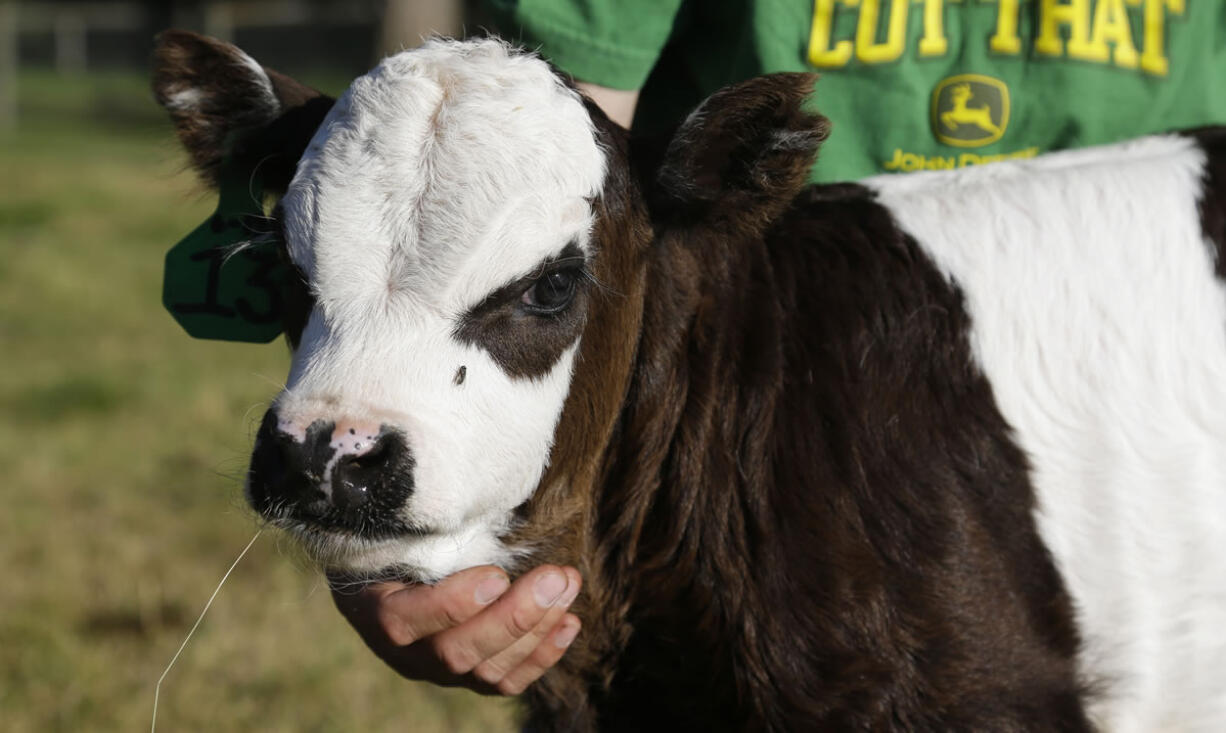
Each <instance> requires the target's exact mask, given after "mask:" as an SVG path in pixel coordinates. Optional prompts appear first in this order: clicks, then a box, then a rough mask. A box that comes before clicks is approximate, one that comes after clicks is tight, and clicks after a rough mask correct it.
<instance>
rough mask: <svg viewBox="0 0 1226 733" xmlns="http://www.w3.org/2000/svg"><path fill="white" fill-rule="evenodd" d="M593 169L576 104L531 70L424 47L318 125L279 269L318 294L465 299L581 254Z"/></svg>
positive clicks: (287, 207) (522, 58)
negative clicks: (366, 289) (299, 273)
mask: <svg viewBox="0 0 1226 733" xmlns="http://www.w3.org/2000/svg"><path fill="white" fill-rule="evenodd" d="M604 165H605V162H604V155H603V153H602V151H601V148H600V145H599V144H598V143H597V140H596V134H595V129H594V127H593V124H592V121H591V118H590V117H589V115H588V113H587V111H586V109H585V108H584V105H583V103H582V102H581V101H580V99H579V97H578V95H577V93H575V92H574V91H573V90H572V89H570V88H568V87H567V86H565V85H564V84H563V83H562V82H561V80H560V79H559V78H558V77H557V76H556V75H555V74H554V73H553V71H552V69H550V67H549V66H548V65H547V64H545V63H544V62H543V61H541V60H540V59H538V58H535V57H532V56H528V55H524V54H520V53H515V52H513V51H510V50H509V49H508V48H507V47H506V46H505V45H504V44H502V43H501V42H497V41H476V42H442V41H435V42H431V43H429V44H427V45H426V46H424V47H423V48H421V49H417V50H414V51H409V52H405V53H402V54H399V55H397V56H393V57H391V58H389V59H386V60H385V61H384V62H383V63H382V64H380V65H379V66H378V67H377V68H376V69H375V70H374V71H372V72H371V73H369V74H367V75H366V76H363V77H361V78H359V79H357V80H356V81H355V82H354V83H353V85H352V86H351V87H350V89H349V90H348V91H347V92H346V93H345V94H344V95H343V96H342V98H341V99H340V100H339V101H338V102H337V104H336V106H335V107H334V109H333V110H332V112H331V113H330V115H329V116H328V118H327V119H326V120H325V121H324V123H323V125H322V126H321V127H320V131H319V133H318V134H317V135H316V137H315V139H314V140H313V141H312V142H311V145H310V146H309V147H308V149H307V152H306V154H305V155H304V157H303V160H302V162H301V163H300V165H299V169H298V174H297V175H296V176H295V179H294V181H293V183H292V184H291V186H290V190H289V192H288V193H287V195H286V197H285V199H284V201H283V209H284V212H285V220H286V233H287V238H288V240H289V245H290V250H291V256H293V257H294V259H295V261H296V262H298V263H299V265H301V266H303V268H304V269H305V270H307V272H308V274H309V275H310V276H311V278H312V280H313V281H315V282H316V286H317V287H318V286H319V285H320V283H321V282H322V283H325V284H326V283H329V282H333V281H339V280H348V281H351V282H350V285H354V286H358V285H359V283H358V282H357V281H360V280H362V279H363V278H368V279H370V280H371V282H370V283H368V284H369V285H374V284H375V281H379V282H380V283H382V284H383V286H384V290H385V291H390V292H395V291H401V292H404V293H407V294H412V295H413V296H415V297H419V298H431V299H439V298H445V299H451V300H456V299H458V300H461V301H462V300H466V299H471V298H473V297H476V294H478V293H479V292H481V291H488V290H490V289H493V288H495V287H497V286H499V285H501V284H503V283H504V282H506V280H507V279H508V278H509V277H513V276H518V275H523V274H525V273H527V272H530V271H532V269H533V268H534V267H535V266H536V265H537V263H539V262H540V261H541V259H543V258H544V257H547V256H549V255H551V254H554V253H556V252H557V251H558V250H560V249H561V248H562V247H563V246H565V244H567V243H568V242H571V241H575V242H577V243H578V244H579V245H580V246H581V247H583V246H586V238H587V230H588V229H589V227H590V217H591V207H590V205H589V201H590V200H591V199H592V198H593V197H594V196H596V195H597V194H598V192H599V190H600V186H601V183H602V181H603V178H604ZM372 293H373V291H372ZM353 294H354V295H356V294H357V293H356V292H355V293H353ZM435 304H436V305H440V306H446V305H450V306H457V307H463V306H467V305H471V303H461V302H456V303H435Z"/></svg>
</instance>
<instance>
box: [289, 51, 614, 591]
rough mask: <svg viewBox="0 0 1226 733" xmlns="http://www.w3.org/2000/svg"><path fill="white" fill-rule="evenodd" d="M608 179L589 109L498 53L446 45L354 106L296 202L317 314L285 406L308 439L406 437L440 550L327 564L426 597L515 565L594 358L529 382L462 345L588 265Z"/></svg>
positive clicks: (383, 80)
mask: <svg viewBox="0 0 1226 733" xmlns="http://www.w3.org/2000/svg"><path fill="white" fill-rule="evenodd" d="M603 178H604V155H603V152H602V151H601V150H600V148H599V146H598V144H597V142H596V138H595V131H594V129H593V127H592V124H591V120H590V118H589V117H588V115H587V112H586V110H585V109H584V107H583V105H582V103H581V102H580V100H579V98H578V96H577V95H576V94H575V93H574V92H573V91H571V90H570V89H568V88H566V87H565V86H564V85H562V84H561V83H560V82H559V80H558V79H557V78H556V77H555V76H554V75H553V73H552V72H551V70H550V69H549V68H548V66H547V65H546V64H545V63H544V62H542V61H540V60H539V59H536V58H533V57H528V56H524V55H519V54H515V53H512V52H510V51H509V50H508V48H507V47H506V46H505V45H504V44H502V43H500V42H497V41H488V40H487V41H471V42H464V43H457V42H447V41H437V40H436V41H431V42H428V43H427V44H426V45H425V46H423V47H421V48H420V49H417V50H414V51H409V52H405V53H401V54H399V55H396V56H393V57H391V58H388V59H386V60H385V61H384V62H383V63H382V64H380V65H379V66H378V67H377V68H376V69H375V70H374V71H372V72H371V73H369V74H367V75H366V76H364V77H361V78H359V79H357V80H356V81H355V82H354V83H353V85H352V86H351V87H350V89H349V90H348V91H347V92H346V93H345V94H344V95H343V96H342V97H341V99H340V100H339V101H337V103H336V105H335V107H334V108H333V109H332V111H331V112H330V113H329V115H328V117H327V119H326V120H325V121H324V123H323V124H322V125H321V127H320V130H319V132H318V133H317V134H316V135H315V138H314V140H313V141H312V142H311V144H310V146H309V148H308V150H307V152H306V154H305V156H304V157H303V159H302V161H301V162H300V163H299V166H298V172H297V175H296V176H295V178H294V180H293V182H292V184H291V185H290V189H289V191H288V193H287V194H286V196H285V198H284V200H283V209H284V216H285V224H286V233H287V239H288V245H289V249H290V253H291V257H292V258H293V259H294V261H295V262H296V263H297V264H298V265H299V267H301V268H302V270H303V271H304V272H305V274H306V275H307V276H308V278H309V280H310V282H311V286H312V289H313V290H314V293H315V296H316V308H315V309H314V311H313V312H312V314H311V317H310V320H309V321H308V324H307V327H306V329H305V331H304V333H303V339H302V343H301V346H300V348H299V349H298V351H297V353H295V355H294V360H293V366H292V368H291V372H290V376H289V380H288V382H287V385H288V386H287V388H286V390H285V391H284V392H283V393H282V394H281V396H280V397H279V398H278V399H277V408H278V411H279V414H280V415H281V418H282V420H283V421H289V422H292V423H295V424H298V425H306V424H309V423H310V422H311V421H313V420H315V419H327V420H339V419H346V420H354V421H365V422H367V423H371V424H376V425H377V424H388V425H393V426H396V427H398V428H399V429H400V430H402V431H403V432H404V433H405V434H406V435H407V437H408V443H409V448H410V450H411V451H412V453H413V457H414V460H415V461H416V468H415V471H414V483H415V488H414V492H413V494H412V495H411V497H410V499H409V501H408V502H407V505H406V506H405V507H404V509H403V512H402V516H403V519H404V520H405V521H406V522H409V523H411V524H413V525H416V526H423V527H426V528H428V529H429V530H430V531H432V532H433V534H432V535H431V536H429V537H426V538H421V539H411V538H409V539H404V540H395V541H388V542H379V543H357V542H353V541H349V540H345V539H343V538H339V537H330V538H325V539H324V541H322V542H319V541H318V540H319V538H318V537H315V538H314V540H316V541H315V542H314V544H316V545H317V547H316V548H315V549H316V550H317V554H318V555H319V556H320V557H321V559H324V560H326V561H327V562H328V564H330V565H332V566H334V567H339V568H347V569H352V570H361V571H367V572H370V571H377V570H380V569H382V568H384V567H386V566H388V565H392V564H395V565H399V566H402V567H404V568H407V569H409V570H410V571H411V572H413V573H415V574H417V575H418V576H419V577H421V578H425V579H429V578H438V577H441V576H443V575H446V574H448V573H450V572H453V571H455V570H457V569H460V568H463V567H467V566H471V565H475V564H480V563H487V562H496V563H503V564H506V563H508V562H510V559H511V557H512V554H513V552H514V550H513V548H506V547H503V546H502V544H501V543H500V542H499V540H498V537H499V535H500V534H502V533H504V532H505V531H506V529H507V527H508V525H509V522H510V517H511V511H512V510H513V509H514V508H515V507H516V506H517V505H519V504H521V503H522V502H523V501H525V500H526V499H527V498H528V497H529V496H530V495H531V492H532V490H533V489H534V488H535V486H536V484H537V482H538V481H539V480H540V477H541V475H542V471H543V469H544V468H545V466H546V465H547V463H548V455H549V449H550V444H551V442H552V436H553V430H554V427H555V425H556V423H557V419H558V416H559V414H560V412H561V408H562V404H563V402H564V400H565V397H566V394H567V390H568V388H569V381H570V373H571V367H572V364H573V361H574V355H575V351H576V348H575V346H574V345H572V346H571V347H570V348H569V349H568V350H566V352H565V353H564V355H563V356H562V358H561V359H559V361H558V362H557V364H556V365H555V366H554V367H553V368H552V370H551V371H550V372H549V373H548V374H546V375H545V376H543V377H542V378H540V379H522V378H521V379H516V378H512V377H510V376H508V374H506V373H505V372H504V371H503V369H502V368H501V367H499V365H498V364H497V363H496V362H495V361H494V360H493V359H492V358H491V357H490V355H489V354H488V353H486V352H485V351H484V350H482V349H481V348H478V347H476V346H471V345H466V344H464V343H461V342H460V341H458V340H457V339H456V337H455V336H454V333H455V329H456V327H457V325H458V323H459V319H460V316H461V315H462V314H464V313H465V312H466V311H467V310H468V309H470V308H472V307H473V306H474V305H476V304H478V303H480V302H481V301H482V300H483V299H484V298H485V297H486V295H488V294H489V293H490V292H491V291H493V290H495V289H497V288H498V287H500V286H503V285H505V284H506V283H508V282H511V281H513V280H515V279H516V278H519V277H522V276H524V275H528V274H531V273H532V272H534V271H535V270H536V268H537V267H538V265H539V264H540V262H541V261H542V260H544V259H545V258H547V257H549V256H552V255H555V254H557V253H558V252H560V251H561V250H562V249H563V248H564V247H565V246H566V245H567V244H568V243H569V242H577V243H578V245H579V246H580V248H582V249H584V250H585V251H586V249H587V248H588V247H589V241H588V240H589V229H590V226H591V222H592V211H591V207H590V204H589V201H590V200H591V199H592V198H593V197H594V196H596V195H597V193H598V192H599V189H600V186H601V184H602V182H603ZM460 367H464V368H465V370H466V378H465V379H464V381H463V383H462V384H459V385H456V384H455V383H454V377H455V375H456V372H457V370H458V369H460ZM308 544H311V542H310V541H309V542H308Z"/></svg>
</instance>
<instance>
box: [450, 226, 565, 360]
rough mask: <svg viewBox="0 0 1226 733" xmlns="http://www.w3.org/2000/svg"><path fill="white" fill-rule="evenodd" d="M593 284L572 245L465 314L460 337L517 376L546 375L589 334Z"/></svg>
mask: <svg viewBox="0 0 1226 733" xmlns="http://www.w3.org/2000/svg"><path fill="white" fill-rule="evenodd" d="M588 279H589V278H588V274H587V261H586V259H585V258H584V256H583V251H582V250H580V249H579V246H578V245H577V244H575V243H573V242H572V243H571V244H568V245H566V247H564V248H563V249H562V251H561V252H559V253H558V254H557V255H555V256H553V257H550V258H548V259H546V260H544V261H543V262H541V264H540V265H539V266H538V267H537V268H536V269H535V270H534V271H533V272H531V273H529V274H528V275H525V276H524V277H521V278H518V279H516V280H514V281H512V282H509V283H507V284H506V285H503V286H502V287H500V288H498V289H497V290H495V291H494V292H492V293H490V294H489V295H488V296H486V297H485V299H484V300H482V301H481V302H480V303H478V304H477V305H476V306H474V307H473V308H472V309H471V310H469V311H468V312H467V313H465V314H464V316H463V317H462V318H461V319H460V324H459V325H458V326H457V327H456V329H455V337H456V338H457V339H459V340H460V341H461V342H463V343H465V344H468V345H471V346H477V347H479V348H482V349H484V350H485V351H486V352H487V353H489V355H490V356H491V357H492V358H493V359H494V361H495V362H497V363H498V366H500V367H501V368H502V370H503V371H505V372H506V373H507V374H510V375H511V376H512V377H517V378H525V377H526V378H532V377H540V376H543V375H545V374H547V373H548V372H549V370H550V369H552V368H553V366H554V364H556V363H557V361H558V359H559V358H561V356H562V352H564V351H566V349H567V347H569V346H570V345H571V344H573V343H574V342H575V339H577V338H578V337H579V332H580V331H581V330H582V329H583V321H584V316H585V315H586V314H587V297H588V293H587V283H588Z"/></svg>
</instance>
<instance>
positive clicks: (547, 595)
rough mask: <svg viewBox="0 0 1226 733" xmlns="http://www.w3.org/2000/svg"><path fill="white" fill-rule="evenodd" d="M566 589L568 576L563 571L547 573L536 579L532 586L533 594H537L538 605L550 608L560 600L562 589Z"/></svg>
mask: <svg viewBox="0 0 1226 733" xmlns="http://www.w3.org/2000/svg"><path fill="white" fill-rule="evenodd" d="M564 590H566V576H565V575H563V574H561V573H546V574H545V575H542V576H541V577H539V578H537V579H536V583H535V584H533V586H532V595H534V596H536V605H538V606H540V607H541V608H549V607H550V606H552V605H553V604H555V603H557V602H558V597H559V596H561V595H562V591H564Z"/></svg>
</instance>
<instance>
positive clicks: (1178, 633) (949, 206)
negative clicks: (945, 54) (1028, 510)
mask: <svg viewBox="0 0 1226 733" xmlns="http://www.w3.org/2000/svg"><path fill="white" fill-rule="evenodd" d="M1203 166H1204V153H1203V152H1202V151H1201V150H1200V149H1199V148H1198V147H1197V146H1196V145H1195V144H1194V143H1193V142H1192V141H1191V140H1188V139H1185V138H1178V137H1154V138H1148V139H1142V140H1139V141H1135V142H1132V143H1128V144H1123V145H1116V146H1110V147H1102V148H1095V149H1088V150H1084V151H1078V152H1070V153H1061V154H1057V155H1052V156H1046V157H1042V158H1038V159H1035V160H1031V161H1017V162H1010V163H1000V164H993V165H991V166H985V167H983V168H978V169H969V170H966V171H963V172H959V173H954V174H914V175H908V176H905V177H878V178H875V179H870V181H868V184H869V185H870V187H872V188H875V189H876V190H877V191H878V192H879V193H880V197H881V200H882V201H883V203H885V204H886V205H887V206H888V207H889V208H890V209H891V210H892V211H893V212H894V214H895V216H896V217H897V219H898V221H899V222H900V224H901V225H902V226H903V228H904V229H906V230H907V231H909V232H911V233H912V234H913V235H914V236H915V237H916V238H917V240H918V241H919V242H920V243H921V245H922V246H923V247H924V248H925V249H926V250H927V252H928V253H929V255H930V256H931V257H932V258H933V259H934V260H935V261H936V263H937V264H938V266H939V267H941V268H942V269H943V270H944V272H945V273H946V274H947V275H948V276H949V278H950V280H951V281H952V282H953V283H954V284H956V285H957V286H958V287H959V288H960V289H961V290H962V292H963V293H964V295H965V298H966V307H967V310H968V312H969V313H970V316H971V319H972V345H973V349H974V354H975V359H976V361H977V363H978V365H979V366H980V368H981V369H982V370H983V371H984V373H985V374H986V375H987V376H988V378H989V379H990V380H991V383H992V387H993V390H994V392H995V396H996V399H997V402H998V404H999V406H1000V408H1001V410H1002V411H1003V413H1004V415H1005V417H1006V418H1007V419H1008V420H1009V422H1010V423H1011V425H1012V426H1013V428H1014V429H1015V430H1016V432H1017V438H1018V440H1019V441H1020V444H1021V445H1022V447H1023V448H1024V449H1025V450H1026V451H1027V453H1028V454H1029V456H1030V459H1031V462H1032V467H1033V471H1032V480H1033V483H1034V485H1035V487H1036V490H1037V494H1038V512H1037V521H1038V525H1039V529H1040V532H1041V535H1042V537H1043V539H1044V541H1045V542H1046V544H1047V546H1048V547H1049V548H1050V550H1051V551H1052V553H1053V555H1054V557H1055V561H1056V564H1057V567H1058V568H1059V570H1060V572H1061V574H1062V576H1063V577H1064V580H1065V583H1066V586H1067V587H1068V589H1069V591H1070V592H1071V594H1072V597H1073V599H1074V603H1075V605H1076V609H1077V617H1078V621H1079V626H1080V628H1081V630H1082V634H1083V641H1084V650H1083V654H1082V657H1081V660H1080V662H1081V668H1082V671H1083V673H1084V675H1085V677H1086V679H1087V680H1088V681H1090V682H1092V683H1097V684H1098V685H1100V688H1099V689H1100V692H1101V695H1100V696H1099V697H1097V698H1094V699H1092V701H1091V712H1092V715H1093V717H1094V718H1095V720H1096V721H1098V722H1099V723H1100V724H1101V725H1102V726H1103V728H1104V729H1105V730H1110V731H1138V732H1140V731H1161V730H1181V731H1222V730H1226V290H1224V288H1223V284H1222V283H1221V282H1219V281H1217V280H1216V279H1215V277H1214V275H1213V272H1212V254H1211V249H1210V247H1211V246H1212V245H1211V243H1208V242H1206V241H1205V240H1204V239H1203V235H1202V233H1201V227H1200V223H1199V219H1198V212H1197V200H1198V195H1199V191H1200V180H1201V174H1202V169H1203Z"/></svg>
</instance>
